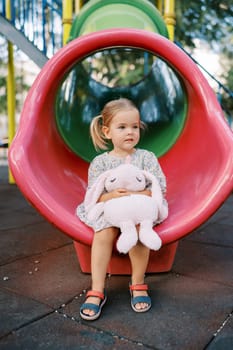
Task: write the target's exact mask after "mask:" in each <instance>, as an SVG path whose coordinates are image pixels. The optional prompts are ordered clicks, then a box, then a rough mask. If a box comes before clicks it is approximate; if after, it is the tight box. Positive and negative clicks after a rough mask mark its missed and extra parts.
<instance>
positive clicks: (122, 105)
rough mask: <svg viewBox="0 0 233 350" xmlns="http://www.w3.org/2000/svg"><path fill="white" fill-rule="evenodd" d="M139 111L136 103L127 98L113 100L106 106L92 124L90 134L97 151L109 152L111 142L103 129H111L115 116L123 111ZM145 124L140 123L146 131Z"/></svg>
mask: <svg viewBox="0 0 233 350" xmlns="http://www.w3.org/2000/svg"><path fill="white" fill-rule="evenodd" d="M130 109H136V110H138V109H137V107H136V106H135V105H134V103H133V102H132V101H130V100H128V99H127V98H119V99H117V100H112V101H110V102H108V103H106V105H105V106H104V108H103V110H102V112H101V114H100V115H97V116H96V117H94V118H93V119H92V121H91V124H90V134H91V138H92V142H93V145H94V147H95V149H96V150H97V151H99V150H107V149H108V148H109V147H108V145H109V140H108V139H107V138H106V137H105V135H104V133H103V131H102V128H103V126H107V127H109V126H110V124H111V121H112V119H113V118H114V116H115V115H116V114H117V113H118V112H119V111H122V110H130ZM145 126H146V125H145V123H143V122H142V121H140V128H141V129H145Z"/></svg>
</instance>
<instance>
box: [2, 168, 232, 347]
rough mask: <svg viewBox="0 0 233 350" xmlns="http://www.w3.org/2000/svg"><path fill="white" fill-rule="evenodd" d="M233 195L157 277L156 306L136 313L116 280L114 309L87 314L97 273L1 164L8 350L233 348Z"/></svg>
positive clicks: (152, 281)
mask: <svg viewBox="0 0 233 350" xmlns="http://www.w3.org/2000/svg"><path fill="white" fill-rule="evenodd" d="M232 208H233V196H232V195H231V196H230V197H229V199H228V200H227V201H226V202H225V203H224V205H223V206H222V207H221V208H220V209H219V210H218V212H217V213H216V214H215V215H214V216H213V217H212V218H211V219H210V220H209V221H208V222H206V223H205V224H204V225H203V226H202V227H200V228H199V229H198V230H197V231H195V232H193V233H192V234H191V235H189V236H188V237H187V238H185V239H183V240H182V241H181V242H180V244H179V248H178V251H177V254H176V259H175V263H174V265H173V268H172V271H171V272H169V273H162V274H153V275H148V276H147V278H146V281H147V282H148V283H149V285H150V289H151V296H152V300H153V308H152V309H151V311H150V312H148V313H145V314H136V313H134V312H133V311H132V310H131V308H130V300H129V293H128V283H129V277H127V276H108V277H107V294H108V302H107V304H106V306H105V307H104V310H103V313H102V317H101V318H100V319H99V320H98V321H95V322H93V323H88V322H84V321H82V320H81V319H80V317H79V307H80V305H81V303H82V302H83V300H84V291H85V290H86V289H88V288H89V287H90V276H89V275H87V274H83V273H82V272H81V271H80V268H79V264H78V261H77V259H76V254H75V251H74V248H73V244H72V241H71V240H70V239H69V238H68V237H66V236H65V235H64V234H62V233H61V232H59V231H58V230H56V229H55V228H54V227H52V226H51V225H50V224H49V223H47V222H46V221H45V220H44V219H43V218H42V217H41V216H40V215H39V214H38V213H37V212H36V211H35V210H34V209H33V208H32V207H31V206H30V205H29V204H28V203H27V202H26V200H25V199H24V198H23V196H22V195H21V193H20V192H19V190H18V189H17V187H16V185H9V184H8V183H7V168H6V166H0V235H1V240H0V311H1V313H0V349H1V350H4V349H10V350H11V349H13V350H15V349H16V350H18V349H23V350H27V349H28V350H37V349H42V350H43V349H51V350H60V349H61V350H64V349H69V350H72V349H76V350H79V349H80V350H81V349H82V350H83V349H91V350H93V349H94V350H95V349H99V350H105V349H111V350H113V349H128V350H131V349H132V350H135V349H142V350H143V349H158V350H202V349H207V350H230V349H231V350H232V349H233V220H232Z"/></svg>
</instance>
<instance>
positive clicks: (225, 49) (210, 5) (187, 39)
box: [175, 0, 233, 114]
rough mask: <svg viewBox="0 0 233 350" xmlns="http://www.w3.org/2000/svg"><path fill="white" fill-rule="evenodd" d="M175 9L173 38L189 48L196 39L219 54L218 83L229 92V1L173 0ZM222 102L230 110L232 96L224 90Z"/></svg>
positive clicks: (232, 72)
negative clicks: (219, 77)
mask: <svg viewBox="0 0 233 350" xmlns="http://www.w3.org/2000/svg"><path fill="white" fill-rule="evenodd" d="M175 11H176V27H175V38H176V40H177V41H179V42H180V43H181V44H182V45H183V46H185V47H189V48H190V49H192V48H194V47H195V40H196V39H199V40H202V41H205V42H207V43H208V44H209V47H210V50H212V51H213V52H215V53H217V54H218V55H219V57H220V61H221V63H222V67H223V74H222V77H221V81H222V83H223V84H224V85H226V87H227V88H228V89H229V90H230V91H233V0H188V1H183V0H176V10H175ZM210 73H211V69H210ZM231 96H232V95H231ZM222 105H223V107H224V108H225V109H227V110H228V111H230V112H231V114H232V113H233V98H232V97H230V95H229V94H228V93H227V92H226V91H223V93H222Z"/></svg>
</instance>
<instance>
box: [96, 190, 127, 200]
mask: <svg viewBox="0 0 233 350" xmlns="http://www.w3.org/2000/svg"><path fill="white" fill-rule="evenodd" d="M131 193H132V192H130V191H128V190H126V189H125V188H117V189H116V190H114V191H112V192H107V193H103V194H102V195H101V196H100V198H99V200H98V202H106V201H108V200H110V199H113V198H119V197H123V196H129V195H130V194H131Z"/></svg>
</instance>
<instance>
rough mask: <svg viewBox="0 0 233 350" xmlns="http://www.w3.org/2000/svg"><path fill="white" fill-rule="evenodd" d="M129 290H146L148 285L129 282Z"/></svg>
mask: <svg viewBox="0 0 233 350" xmlns="http://www.w3.org/2000/svg"><path fill="white" fill-rule="evenodd" d="M129 288H130V290H131V291H133V290H136V291H141V290H148V285H147V284H131V285H130V286H129Z"/></svg>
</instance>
